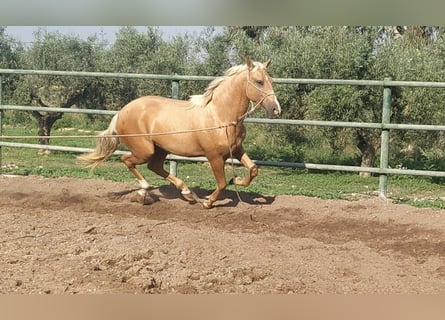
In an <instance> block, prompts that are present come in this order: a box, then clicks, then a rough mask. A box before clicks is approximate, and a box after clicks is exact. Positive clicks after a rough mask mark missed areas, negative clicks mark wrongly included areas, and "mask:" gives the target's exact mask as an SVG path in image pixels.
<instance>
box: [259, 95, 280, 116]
mask: <svg viewBox="0 0 445 320" xmlns="http://www.w3.org/2000/svg"><path fill="white" fill-rule="evenodd" d="M263 108H264V110H266V114H267V117H268V118H270V119H272V118H278V117H279V116H280V114H281V106H280V103H279V102H278V100H277V98H276V97H275V96H274V97H273V99H270V100H267V101H264V102H263Z"/></svg>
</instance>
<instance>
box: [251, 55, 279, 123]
mask: <svg viewBox="0 0 445 320" xmlns="http://www.w3.org/2000/svg"><path fill="white" fill-rule="evenodd" d="M269 64H270V60H267V61H266V62H264V63H258V62H253V61H252V60H251V59H250V58H249V57H248V58H247V74H248V75H247V87H246V95H247V98H248V99H249V100H250V101H253V102H254V103H255V104H256V105H261V107H263V109H264V110H265V111H266V114H267V116H268V117H269V118H276V117H278V116H279V115H280V113H281V106H280V103H279V102H278V100H277V97H276V96H275V93H274V91H273V88H272V78H271V76H270V75H269V73H268V72H267V67H268V66H269Z"/></svg>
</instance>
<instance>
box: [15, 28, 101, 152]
mask: <svg viewBox="0 0 445 320" xmlns="http://www.w3.org/2000/svg"><path fill="white" fill-rule="evenodd" d="M101 52H102V48H101V46H100V45H99V44H98V43H97V41H96V39H95V38H90V39H88V40H81V39H80V38H78V37H75V36H68V35H62V34H60V33H58V32H46V31H45V30H43V29H39V30H38V31H37V32H36V33H35V39H34V42H33V44H32V46H31V47H30V48H29V49H28V50H27V51H26V52H24V53H23V56H22V67H23V68H25V69H35V70H63V71H96V61H97V60H99V58H98V55H100V54H101ZM14 99H15V101H16V103H22V104H28V105H36V104H37V105H39V106H41V107H57V108H71V107H73V106H77V107H85V106H91V105H92V104H94V105H95V106H96V107H97V106H98V105H100V104H101V103H102V102H103V97H102V91H101V90H100V81H99V80H98V79H94V78H86V77H71V76H52V75H48V76H35V75H30V76H23V77H22V78H21V80H20V81H19V82H18V84H17V89H16V91H15V93H14ZM31 114H32V116H33V117H34V118H35V119H36V120H37V123H38V135H39V136H42V138H40V139H39V143H40V144H48V143H49V138H45V137H46V136H49V135H50V133H51V128H52V126H53V125H54V123H55V122H56V121H57V120H58V119H60V118H61V117H62V116H63V112H42V111H32V112H31Z"/></svg>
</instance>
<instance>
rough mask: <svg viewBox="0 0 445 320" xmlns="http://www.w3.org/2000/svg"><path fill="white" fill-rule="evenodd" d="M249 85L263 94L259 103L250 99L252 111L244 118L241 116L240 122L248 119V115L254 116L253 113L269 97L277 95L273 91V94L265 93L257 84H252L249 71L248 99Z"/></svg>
mask: <svg viewBox="0 0 445 320" xmlns="http://www.w3.org/2000/svg"><path fill="white" fill-rule="evenodd" d="M249 85H251V86H253V87H254V88H255V89H257V90H258V91H259V92H261V93H262V97H261V99H260V100H259V101H258V102H255V101H252V100H250V99H249V102H250V105H251V107H250V110H248V111H247V112H246V113H245V114H244V115H243V116H241V118H240V120H241V119H244V118H245V117H247V116H248V115H250V114H252V113H253V112H254V111H255V109H256V108H257V107H258V106H259V105H260V104H261V103H263V101H264V99H266V98H267V97H268V96H274V95H275V93H274V92H273V91H272V92H267V91H264V90H263V89H262V88H260V87H258V86H257V85H256V83H254V82H252V81H251V80H250V70H247V86H246V97H247V88H248V86H249ZM254 104H255V105H254Z"/></svg>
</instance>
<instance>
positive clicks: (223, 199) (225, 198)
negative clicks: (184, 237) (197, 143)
mask: <svg viewBox="0 0 445 320" xmlns="http://www.w3.org/2000/svg"><path fill="white" fill-rule="evenodd" d="M190 189H191V191H192V192H194V193H195V194H196V196H197V197H198V198H199V200H198V202H203V201H204V200H205V199H207V197H208V196H209V195H210V194H211V193H212V192H213V190H207V189H202V188H190ZM157 190H158V191H159V193H160V194H161V195H162V197H163V198H165V199H177V198H181V193H180V192H179V190H178V189H176V187H175V186H173V185H164V186H161V187H159V188H157ZM274 201H275V196H272V195H267V196H265V195H261V194H259V193H256V192H246V191H240V190H228V189H225V190H224V191H222V192H221V194H220V195H219V197H218V200H217V201H216V202H215V203H214V204H213V207H236V206H237V205H238V204H239V203H240V202H243V203H247V204H251V205H270V204H272V203H273V202H274Z"/></svg>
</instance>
